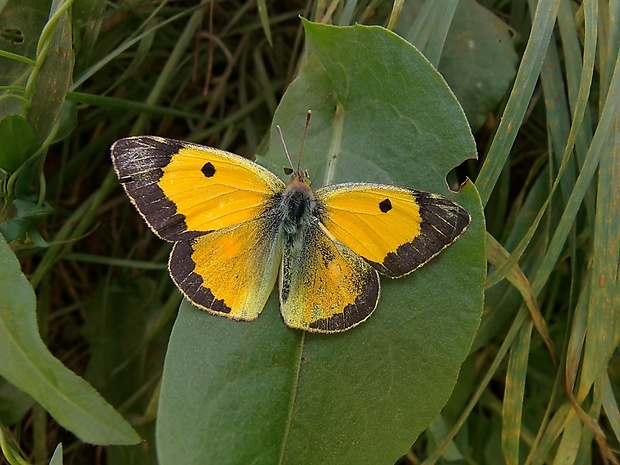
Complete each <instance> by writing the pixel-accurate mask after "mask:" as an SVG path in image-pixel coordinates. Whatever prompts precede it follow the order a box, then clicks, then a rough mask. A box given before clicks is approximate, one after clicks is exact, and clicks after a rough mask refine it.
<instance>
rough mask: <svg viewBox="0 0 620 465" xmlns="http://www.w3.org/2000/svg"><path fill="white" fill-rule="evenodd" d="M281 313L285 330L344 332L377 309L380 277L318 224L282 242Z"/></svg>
mask: <svg viewBox="0 0 620 465" xmlns="http://www.w3.org/2000/svg"><path fill="white" fill-rule="evenodd" d="M283 249H284V250H283V257H282V269H281V271H280V312H281V313H282V317H283V318H284V322H285V323H286V325H287V326H289V327H290V328H296V329H303V330H305V331H311V332H318V333H335V332H340V331H346V330H347V329H349V328H352V327H353V326H356V325H358V324H359V323H361V322H362V321H364V320H365V319H366V318H368V317H369V316H370V314H371V313H372V312H373V311H374V310H375V308H376V307H377V302H378V300H379V290H380V285H379V275H378V274H377V271H376V270H374V269H373V268H372V267H371V266H370V265H369V264H368V263H367V262H366V261H365V260H364V259H363V258H362V257H360V256H359V255H357V254H356V253H355V252H353V251H352V250H350V249H349V248H347V247H345V246H343V245H342V244H340V243H339V242H338V241H335V240H333V239H332V238H331V237H330V236H329V235H328V234H327V232H326V230H325V229H324V226H323V225H321V224H320V223H319V222H314V223H312V224H310V225H309V226H308V227H307V228H305V229H304V231H303V232H302V234H301V235H300V236H299V237H297V238H295V239H290V240H289V242H288V243H287V239H283Z"/></svg>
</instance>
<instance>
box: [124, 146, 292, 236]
mask: <svg viewBox="0 0 620 465" xmlns="http://www.w3.org/2000/svg"><path fill="white" fill-rule="evenodd" d="M112 161H113V164H114V169H115V170H116V174H117V175H118V178H119V180H120V182H121V184H122V186H123V188H124V189H125V192H127V195H128V196H129V198H130V199H131V201H132V202H133V204H134V205H135V207H136V208H137V210H138V211H139V212H140V214H141V215H142V216H143V217H144V219H145V220H146V222H147V224H148V225H149V226H150V227H151V229H152V230H153V231H154V232H155V233H156V234H157V235H158V236H159V237H161V238H162V239H165V240H167V241H172V242H174V241H182V240H187V239H190V238H192V237H196V236H198V235H201V234H204V233H206V232H209V231H214V230H219V229H224V228H227V227H230V226H233V225H237V224H240V223H243V222H245V221H249V220H252V219H254V218H257V217H258V216H259V215H260V214H262V213H263V212H264V210H265V209H266V208H267V207H268V204H269V202H270V200H271V199H272V198H273V196H274V195H275V194H277V193H279V192H281V191H282V190H283V189H284V187H285V184H284V182H282V180H280V179H279V178H278V177H277V176H275V175H274V174H273V173H271V172H270V171H268V170H267V169H265V168H263V167H262V166H260V165H257V164H256V163H253V162H251V161H250V160H248V159H246V158H243V157H241V156H239V155H235V154H233V153H229V152H225V151H223V150H218V149H214V148H211V147H205V146H202V145H197V144H191V143H189V142H183V141H178V140H173V139H166V138H163V137H155V136H137V137H128V138H125V139H121V140H119V141H117V142H115V143H114V145H113V146H112Z"/></svg>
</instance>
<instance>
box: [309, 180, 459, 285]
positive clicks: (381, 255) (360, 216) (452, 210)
mask: <svg viewBox="0 0 620 465" xmlns="http://www.w3.org/2000/svg"><path fill="white" fill-rule="evenodd" d="M316 197H317V199H318V201H319V202H320V203H321V205H322V209H323V212H322V216H321V221H322V223H323V224H324V225H325V228H326V229H327V231H328V232H329V234H330V235H331V236H333V237H334V238H335V239H336V240H337V241H339V242H341V243H343V244H344V245H346V246H347V247H349V248H350V249H351V250H352V251H353V252H355V253H356V254H358V255H361V256H362V257H364V258H365V259H366V260H368V262H369V263H370V264H371V265H372V266H373V267H374V268H376V269H377V270H378V271H379V272H380V273H383V274H385V275H387V276H391V277H399V276H403V275H406V274H407V273H410V272H412V271H413V270H415V269H417V268H419V267H420V266H422V265H424V264H425V263H426V262H428V261H429V260H430V259H431V258H433V257H434V256H435V255H437V254H438V253H439V252H441V251H442V250H443V249H444V248H446V247H447V246H448V245H450V244H452V243H453V242H454V241H455V240H456V239H457V238H458V237H459V236H460V235H461V234H462V233H463V231H464V230H465V228H467V226H468V225H469V222H470V216H469V213H467V211H466V210H465V209H464V208H462V207H461V206H459V205H457V204H456V203H454V202H453V201H452V200H450V199H447V198H445V197H442V196H440V195H436V194H431V193H429V192H424V191H418V190H415V189H408V188H403V187H396V186H390V185H384V184H373V183H350V184H336V185H333V186H327V187H324V188H321V189H318V190H317V191H316Z"/></svg>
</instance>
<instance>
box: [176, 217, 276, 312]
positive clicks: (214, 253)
mask: <svg viewBox="0 0 620 465" xmlns="http://www.w3.org/2000/svg"><path fill="white" fill-rule="evenodd" d="M281 251H282V245H281V243H280V235H279V234H278V229H277V227H274V223H273V221H271V220H270V219H269V217H268V215H262V216H260V217H259V218H257V219H254V220H252V221H246V222H245V223H242V224H240V225H237V226H232V227H230V228H226V229H222V230H218V231H214V232H211V233H209V234H204V235H201V236H198V237H195V238H193V239H190V240H189V241H182V242H177V243H176V244H175V245H174V248H173V250H172V253H171V255H170V263H169V269H170V275H171V276H172V279H173V280H174V282H175V284H176V285H177V287H178V288H179V289H180V290H181V291H182V292H183V294H184V295H185V296H186V297H187V298H188V299H189V300H190V301H191V302H193V303H194V304H195V305H196V306H198V307H201V308H204V309H205V310H208V311H210V312H211V313H216V314H219V315H223V316H227V317H229V318H234V319H236V320H254V319H256V317H258V315H259V314H260V312H261V311H262V309H263V307H264V306H265V303H266V302H267V299H268V298H269V294H271V291H272V289H273V286H274V284H275V281H276V279H277V276H278V268H279V267H280V261H281Z"/></svg>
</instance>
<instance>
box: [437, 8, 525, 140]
mask: <svg viewBox="0 0 620 465" xmlns="http://www.w3.org/2000/svg"><path fill="white" fill-rule="evenodd" d="M518 60H519V57H518V56H517V53H516V52H515V49H514V44H513V40H512V36H511V33H510V27H509V26H508V25H507V24H506V23H504V22H503V21H502V20H501V19H499V18H498V17H497V16H495V15H494V14H493V13H491V12H490V11H489V10H487V9H486V8H485V7H483V6H481V5H479V4H478V3H476V2H475V1H474V0H460V1H459V2H458V6H457V8H456V13H455V14H454V19H453V21H452V24H451V25H450V31H449V32H448V37H447V38H446V44H445V46H444V49H443V54H442V55H441V61H440V62H439V71H440V72H441V74H442V75H443V76H444V77H445V79H446V81H447V82H448V84H450V88H451V89H452V91H453V92H454V94H455V95H456V97H457V98H458V99H459V102H460V104H461V105H462V106H463V110H465V114H466V115H467V118H468V120H469V124H471V127H472V130H473V131H474V132H476V131H477V130H478V129H480V127H481V126H482V124H483V123H484V121H485V119H486V118H487V115H488V114H489V112H491V111H492V110H493V109H494V108H496V107H497V105H498V104H499V102H500V101H501V99H502V98H503V97H504V95H505V93H506V92H507V91H508V89H509V87H510V85H511V84H512V81H513V79H514V77H515V75H516V74H517V63H518Z"/></svg>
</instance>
